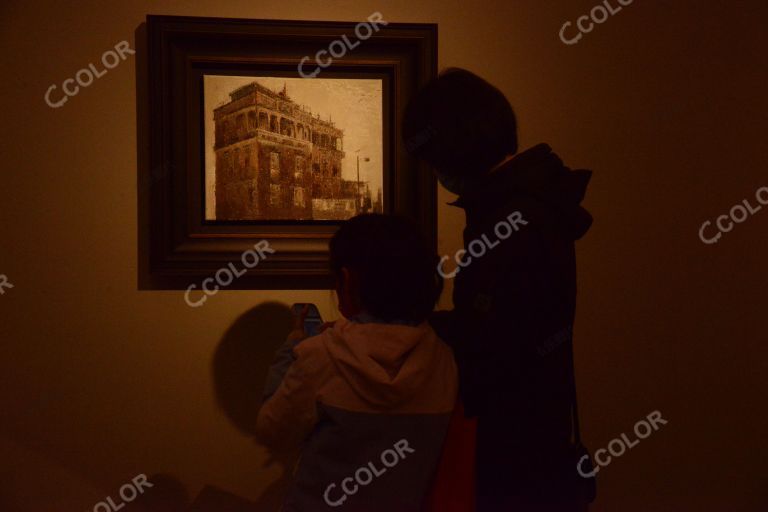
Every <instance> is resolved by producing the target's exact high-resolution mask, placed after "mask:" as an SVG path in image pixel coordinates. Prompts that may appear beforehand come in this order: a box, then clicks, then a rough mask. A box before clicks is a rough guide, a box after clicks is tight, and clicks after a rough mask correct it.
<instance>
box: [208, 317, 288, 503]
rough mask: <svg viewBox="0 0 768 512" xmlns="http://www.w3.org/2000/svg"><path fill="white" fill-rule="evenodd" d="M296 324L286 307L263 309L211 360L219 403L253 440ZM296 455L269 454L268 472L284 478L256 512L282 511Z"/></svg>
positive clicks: (242, 322)
mask: <svg viewBox="0 0 768 512" xmlns="http://www.w3.org/2000/svg"><path fill="white" fill-rule="evenodd" d="M292 324H293V320H292V317H291V311H290V309H289V308H288V307H287V306H286V305H284V304H280V303H277V302H266V303H263V304H260V305H258V306H256V307H254V308H252V309H250V310H248V311H246V312H245V313H243V314H242V315H240V317H238V318H237V320H235V323H234V324H232V326H230V328H229V329H227V332H226V333H224V336H223V337H222V339H221V343H219V346H218V347H217V349H216V352H215V354H214V356H213V364H212V371H213V385H214V392H215V396H216V402H217V403H218V405H219V407H220V408H221V409H222V411H223V412H224V414H225V415H226V416H227V418H229V420H230V421H231V422H232V424H233V425H234V426H235V427H236V428H237V429H238V430H239V431H240V432H242V433H243V434H244V435H246V436H248V437H250V438H255V426H256V417H257V415H258V412H259V408H260V407H261V394H262V390H263V387H264V382H265V380H266V378H267V372H268V370H269V366H270V364H271V363H272V359H273V357H274V354H275V352H276V351H277V349H278V348H279V347H280V345H282V343H283V342H284V341H285V337H286V335H287V334H288V332H289V331H290V330H291V327H292ZM254 442H255V440H254ZM297 454H298V453H297V450H292V451H291V452H285V453H272V454H271V458H270V459H269V460H268V461H267V462H266V463H265V465H264V467H265V468H266V467H269V466H270V465H272V464H279V465H280V466H282V469H283V473H282V475H283V476H282V477H281V478H280V479H279V480H277V481H275V482H273V483H272V484H271V485H270V486H269V488H268V489H267V490H266V491H265V492H264V493H263V494H262V496H261V498H260V499H259V501H258V503H257V504H256V505H257V507H258V510H260V511H265V512H266V511H270V510H274V511H277V510H280V507H281V505H282V501H283V496H284V495H285V491H286V490H287V486H288V484H289V482H290V476H291V473H292V468H293V466H294V465H295V463H296V459H297Z"/></svg>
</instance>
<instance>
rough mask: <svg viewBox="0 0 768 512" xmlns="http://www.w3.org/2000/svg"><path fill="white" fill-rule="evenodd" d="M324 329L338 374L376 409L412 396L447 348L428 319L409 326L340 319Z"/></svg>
mask: <svg viewBox="0 0 768 512" xmlns="http://www.w3.org/2000/svg"><path fill="white" fill-rule="evenodd" d="M328 334H329V335H328V336H327V337H326V339H325V347H326V349H327V350H328V352H329V354H330V355H331V359H332V360H333V361H334V364H336V366H337V369H338V371H339V373H340V375H341V376H342V378H343V379H345V380H346V381H347V382H348V383H349V385H350V387H351V388H352V389H354V390H355V392H356V393H357V394H358V395H359V396H360V397H361V398H362V399H363V400H364V401H365V402H367V403H369V404H371V405H372V406H374V407H376V408H377V409H387V408H394V407H397V406H399V405H401V404H402V403H403V402H405V401H407V400H409V399H411V397H413V396H414V395H415V394H417V393H416V391H417V390H418V388H419V387H420V386H421V385H422V384H423V383H424V381H425V380H426V379H427V377H428V376H429V374H430V368H431V367H432V366H431V365H433V364H435V363H437V362H438V360H439V359H440V358H442V357H444V354H445V353H446V351H445V350H444V349H445V347H441V346H440V343H441V342H440V340H439V339H438V338H437V336H436V335H435V332H434V331H433V330H432V328H431V327H430V326H429V324H428V323H426V322H424V323H422V324H421V325H419V326H416V327H410V326H406V325H397V324H380V323H356V322H351V321H349V320H346V319H341V320H339V321H337V322H336V324H335V325H334V327H333V329H329V331H328ZM441 349H442V350H441Z"/></svg>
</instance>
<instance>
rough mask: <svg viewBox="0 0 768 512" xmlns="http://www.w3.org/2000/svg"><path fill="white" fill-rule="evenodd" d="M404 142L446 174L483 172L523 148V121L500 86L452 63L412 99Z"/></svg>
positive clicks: (405, 122)
mask: <svg viewBox="0 0 768 512" xmlns="http://www.w3.org/2000/svg"><path fill="white" fill-rule="evenodd" d="M403 141H404V142H405V146H406V150H407V151H408V152H409V153H411V154H414V155H415V156H417V157H419V158H421V159H423V160H425V161H426V162H427V163H428V164H430V165H432V166H433V167H435V168H436V169H437V170H438V171H439V172H441V173H443V174H447V175H451V176H465V177H471V176H478V175H482V174H485V173H486V172H488V171H489V170H490V169H491V168H492V167H493V166H494V165H495V164H497V163H498V162H500V161H501V160H503V159H504V157H505V156H507V155H510V154H515V153H517V120H516V118H515V112H514V111H513V110H512V105H510V104H509V101H507V98H506V97H505V96H504V94H503V93H502V92H501V91H500V90H499V89H497V88H496V87H494V86H493V85H491V84H489V83H488V82H486V81H485V80H483V79H482V78H480V77H479V76H477V75H475V74H474V73H471V72H469V71H467V70H466V69H460V68H448V69H446V70H444V71H443V72H442V73H440V75H439V76H437V77H436V78H434V79H432V81H430V82H429V83H428V84H427V85H426V86H424V88H422V89H421V90H420V91H419V92H417V93H416V95H415V96H414V97H413V98H412V99H411V100H410V101H409V103H408V105H407V107H406V109H405V114H404V116H403Z"/></svg>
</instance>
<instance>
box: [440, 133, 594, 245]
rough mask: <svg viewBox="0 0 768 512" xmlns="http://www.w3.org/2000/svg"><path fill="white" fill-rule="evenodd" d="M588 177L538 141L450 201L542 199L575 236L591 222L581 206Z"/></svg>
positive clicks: (469, 205) (476, 203)
mask: <svg viewBox="0 0 768 512" xmlns="http://www.w3.org/2000/svg"><path fill="white" fill-rule="evenodd" d="M591 177H592V171H588V170H585V169H577V170H571V169H570V168H568V167H566V166H565V165H564V164H563V161H562V160H561V159H560V157H559V156H557V154H555V153H554V152H553V151H552V148H550V147H549V146H548V145H547V144H539V145H537V146H534V147H533V148H531V149H528V150H527V151H523V152H521V153H519V154H517V155H516V156H515V157H514V158H512V159H511V160H510V161H509V162H507V163H505V164H504V165H502V166H501V167H500V168H499V169H497V170H495V171H494V172H492V173H491V174H490V175H488V176H487V177H485V178H484V179H483V180H482V181H480V182H478V183H477V184H476V186H474V187H472V188H471V189H470V190H469V191H468V192H467V194H465V195H463V196H461V197H460V198H459V200H458V201H456V202H455V203H454V204H455V205H456V206H460V207H462V208H465V209H467V210H470V209H473V208H483V207H488V206H490V205H496V204H498V202H499V201H502V202H506V201H510V200H511V199H512V197H513V196H520V195H521V196H526V197H529V198H532V199H536V200H538V201H540V202H541V203H543V204H544V205H545V207H546V209H547V210H548V212H549V214H550V216H552V217H554V220H555V222H556V224H557V225H558V226H559V227H560V229H561V230H562V231H564V232H565V234H566V236H568V237H569V238H571V239H573V240H578V239H579V238H581V237H582V236H584V234H585V233H586V232H587V231H588V230H589V228H590V226H591V225H592V216H591V215H590V214H589V212H588V211H587V210H586V209H584V208H583V207H582V206H581V202H582V200H583V199H584V195H585V194H586V191H587V186H588V185H589V180H590V179H591ZM484 205H485V206H484Z"/></svg>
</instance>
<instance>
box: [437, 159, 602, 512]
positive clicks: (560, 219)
mask: <svg viewBox="0 0 768 512" xmlns="http://www.w3.org/2000/svg"><path fill="white" fill-rule="evenodd" d="M590 176H591V173H590V172H589V171H584V170H577V171H572V170H571V169H569V168H567V167H565V166H564V165H563V163H562V161H561V160H560V158H559V157H558V156H557V155H556V154H554V153H553V152H552V150H551V148H550V147H549V146H547V145H546V144H541V145H538V146H536V147H534V148H532V149H529V150H528V151H525V152H522V153H520V154H518V155H517V156H516V157H514V158H513V159H512V160H510V161H509V162H507V163H506V164H504V165H503V166H502V167H501V168H499V169H497V170H495V171H493V172H492V173H491V174H489V175H488V176H487V177H485V178H484V179H483V180H481V181H479V182H476V183H473V184H471V186H470V187H469V188H468V190H466V191H465V192H464V193H463V194H462V195H461V196H460V198H459V199H458V201H456V203H454V204H455V205H456V206H458V207H460V208H463V209H464V210H465V213H466V229H465V230H464V249H465V250H468V251H469V252H468V253H467V255H466V256H468V257H469V258H471V260H467V259H464V258H460V260H461V261H462V265H463V267H459V268H458V273H457V274H456V277H455V279H456V280H455V287H454V294H453V301H454V308H455V309H453V310H452V311H449V312H440V313H438V314H436V315H435V317H434V319H433V322H432V323H433V326H434V327H435V329H436V330H437V332H438V334H439V335H440V336H441V338H443V339H444V340H446V341H447V342H448V343H449V344H450V345H451V346H452V347H453V348H454V353H455V356H456V361H457V364H458V367H459V376H460V380H459V382H460V392H461V396H462V399H463V400H464V404H465V408H466V411H467V415H468V416H477V417H478V438H477V443H478V446H477V450H478V454H477V462H478V488H477V492H478V494H479V495H480V498H481V503H482V500H486V501H487V502H488V503H493V500H494V498H493V496H510V495H519V496H525V495H528V496H534V495H535V496H540V495H542V494H547V493H549V492H550V490H551V489H552V487H551V484H552V482H551V481H549V482H548V472H549V468H548V467H547V464H548V461H551V460H555V459H556V458H557V456H558V453H561V452H562V451H563V450H566V449H567V446H568V444H569V440H570V436H571V414H570V404H571V398H570V384H569V364H568V357H567V350H566V349H567V348H568V346H569V344H570V343H571V341H572V337H571V333H572V327H573V322H574V314H575V305H576V259H575V252H574V241H575V240H578V239H579V238H581V237H582V236H583V235H584V234H585V233H586V232H587V230H588V229H589V227H590V225H591V223H592V218H591V216H590V215H589V213H588V212H587V211H586V210H585V209H584V208H582V207H581V206H580V203H581V201H582V199H583V197H584V194H585V191H586V188H587V184H588V182H589V179H590ZM516 212H517V213H516ZM504 223H506V226H504V225H502V224H504ZM446 267H447V268H450V267H449V265H448V264H446ZM491 507H492V505H488V508H487V510H490V509H491ZM481 510H483V508H482V507H481Z"/></svg>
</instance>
